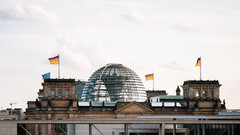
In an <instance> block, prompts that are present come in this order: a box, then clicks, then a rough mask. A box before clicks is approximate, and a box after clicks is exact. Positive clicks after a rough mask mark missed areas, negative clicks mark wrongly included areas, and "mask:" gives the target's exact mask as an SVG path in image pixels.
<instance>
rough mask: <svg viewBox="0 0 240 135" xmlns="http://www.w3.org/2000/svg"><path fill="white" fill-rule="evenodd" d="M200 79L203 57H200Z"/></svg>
mask: <svg viewBox="0 0 240 135" xmlns="http://www.w3.org/2000/svg"><path fill="white" fill-rule="evenodd" d="M200 80H202V58H201V57H200Z"/></svg>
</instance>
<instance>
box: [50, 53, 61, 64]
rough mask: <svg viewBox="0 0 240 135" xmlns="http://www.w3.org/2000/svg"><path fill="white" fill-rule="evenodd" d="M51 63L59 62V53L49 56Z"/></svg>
mask: <svg viewBox="0 0 240 135" xmlns="http://www.w3.org/2000/svg"><path fill="white" fill-rule="evenodd" d="M49 61H50V64H59V55H58V56H55V57H52V58H49Z"/></svg>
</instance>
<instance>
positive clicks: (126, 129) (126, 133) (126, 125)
mask: <svg viewBox="0 0 240 135" xmlns="http://www.w3.org/2000/svg"><path fill="white" fill-rule="evenodd" d="M124 135H128V124H124Z"/></svg>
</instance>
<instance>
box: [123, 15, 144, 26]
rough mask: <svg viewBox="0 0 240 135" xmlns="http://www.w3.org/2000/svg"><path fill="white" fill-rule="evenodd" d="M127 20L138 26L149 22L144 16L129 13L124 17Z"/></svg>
mask: <svg viewBox="0 0 240 135" xmlns="http://www.w3.org/2000/svg"><path fill="white" fill-rule="evenodd" d="M124 18H125V19H127V20H128V21H132V22H135V23H137V24H146V23H147V22H148V21H147V20H148V19H147V18H146V17H145V16H143V15H142V14H138V13H129V14H126V15H125V16H124Z"/></svg>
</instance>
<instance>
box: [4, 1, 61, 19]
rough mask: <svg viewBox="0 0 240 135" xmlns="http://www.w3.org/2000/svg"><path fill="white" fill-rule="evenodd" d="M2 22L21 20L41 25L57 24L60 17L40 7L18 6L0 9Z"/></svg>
mask: <svg viewBox="0 0 240 135" xmlns="http://www.w3.org/2000/svg"><path fill="white" fill-rule="evenodd" d="M0 19H2V20H11V19H13V20H23V21H34V22H41V23H58V22H60V17H59V16H57V15H56V14H55V13H51V12H48V11H46V10H45V9H43V8H42V7H41V6H21V5H19V4H17V5H15V6H11V7H8V8H2V9H0Z"/></svg>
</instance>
